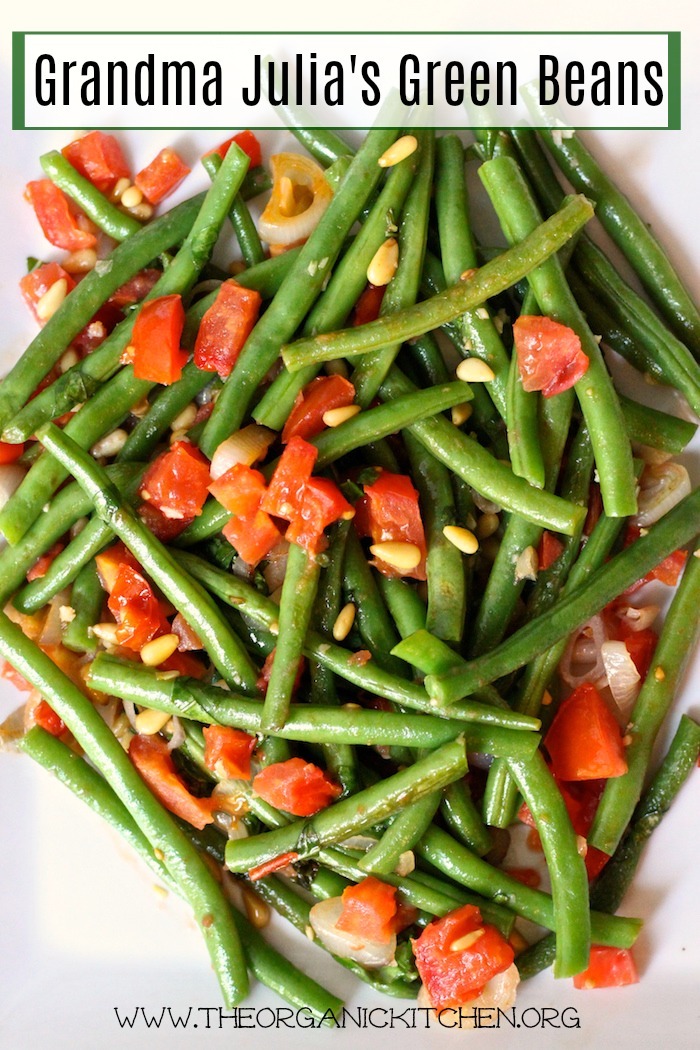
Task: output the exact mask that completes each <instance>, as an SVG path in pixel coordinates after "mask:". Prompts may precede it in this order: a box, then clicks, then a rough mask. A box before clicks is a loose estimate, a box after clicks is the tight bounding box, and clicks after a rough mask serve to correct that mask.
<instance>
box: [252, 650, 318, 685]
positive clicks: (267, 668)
mask: <svg viewBox="0 0 700 1050" xmlns="http://www.w3.org/2000/svg"><path fill="white" fill-rule="evenodd" d="M276 651H277V649H276V647H275V649H273V650H272V652H270V653H268V654H267V656H266V657H265V663H264V664H263V665H262V669H261V671H260V676H259V678H258V680H257V682H256V683H255V685H256V687H257V689H258V692H260V693H262V695H263V696H264V695H265V693H267V687H268V685H269V684H270V675H271V674H272V665H273V664H274V662H275V653H276ZM305 670H306V658H305V657H304V656H302V657H301V658H300V660H299V664H298V666H297V673H296V674H295V676H294V684H293V685H292V696H294V695H295V693H296V692H297V690H298V689H299V686H300V685H301V680H302V678H303V677H304V671H305Z"/></svg>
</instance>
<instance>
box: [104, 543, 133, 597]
mask: <svg viewBox="0 0 700 1050" xmlns="http://www.w3.org/2000/svg"><path fill="white" fill-rule="evenodd" d="M95 564H96V565H97V573H98V575H99V577H100V583H101V584H102V586H103V587H104V589H105V590H106V591H107V593H108V594H111V593H112V588H113V587H114V584H115V583H116V581H117V574H118V572H119V568H120V566H121V565H130V566H131V568H132V569H134V570H135V571H136V572H140V571H141V566H140V565H139V563H138V562H137V560H136V558H135V557H134V556H133V554H132V553H131V551H130V550H129V549H128V548H127V547H125V546H124V544H123V543H122V541H121V540H117V541H116V543H113V544H111V546H109V547H107V548H105V550H103V551H100V553H99V554H96V555H95Z"/></svg>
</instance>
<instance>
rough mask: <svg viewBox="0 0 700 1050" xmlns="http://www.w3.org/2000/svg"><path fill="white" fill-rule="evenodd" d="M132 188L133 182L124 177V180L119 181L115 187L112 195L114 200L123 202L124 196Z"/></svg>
mask: <svg viewBox="0 0 700 1050" xmlns="http://www.w3.org/2000/svg"><path fill="white" fill-rule="evenodd" d="M130 186H131V180H130V179H127V178H126V176H122V178H121V179H119V180H118V181H117V182H116V184H115V186H114V189H113V190H112V194H111V196H112V200H114V201H119V200H121V198H122V194H124V193H126V191H127V190H128V189H129V187H130Z"/></svg>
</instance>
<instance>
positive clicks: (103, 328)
mask: <svg viewBox="0 0 700 1050" xmlns="http://www.w3.org/2000/svg"><path fill="white" fill-rule="evenodd" d="M123 320H124V315H123V314H122V312H121V310H119V309H118V308H117V307H116V306H113V305H112V304H111V303H109V302H106V303H105V304H104V305H103V306H101V307H100V308H99V310H98V311H97V312H96V313H95V314H93V317H92V319H91V320H90V321H89V322H88V324H86V325H85V327H84V328H83V329H81V331H80V332H78V334H77V335H76V337H75V339H73V341H72V343H71V346H72V347H73V349H74V350H77V351H78V354H79V355H80V357H86V356H87V355H88V354H91V353H92V351H93V350H95V349H96V348H97V347H98V346H100V344H101V343H103V342H104V341H105V339H106V338H107V336H108V335H109V334H110V332H112V331H113V330H114V329H115V328H116V326H117V325H118V324H119V322H120V321H123Z"/></svg>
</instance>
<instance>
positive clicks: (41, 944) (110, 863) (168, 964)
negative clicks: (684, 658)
mask: <svg viewBox="0 0 700 1050" xmlns="http://www.w3.org/2000/svg"><path fill="white" fill-rule="evenodd" d="M222 137H223V136H222ZM263 137H264V139H265V146H266V152H269V148H277V143H274V144H272V142H271V139H272V138H273V136H271V135H267V136H263ZM123 138H124V140H125V141H126V142H127V144H128V148H129V152H130V154H131V158H132V160H133V162H134V165H135V169H134V170H137V169H138V167H139V166H141V165H142V164H143V163H145V162H146V161H147V160H148V159H150V157H152V156H153V155H154V154H155V153H156V152H157V150H158V149H160V148H161V147H162V146H164V145H166V144H172V145H174V146H175V147H176V148H177V149H178V150H179V151H180V152H181V153H182V155H183V156H184V157H185V158H186V159H187V160H188V161H190V162H191V163H192V164H193V165H194V164H195V162H196V159H197V157H198V156H199V154H200V153H201V152H202V150H203V148H205V147H206V148H209V147H210V146H211V145H213V144H215V141H216V140H217V139H218V137H217V136H216V135H213V136H208V137H207V138H206V140H204V139H203V138H202V137H201V136H198V135H196V134H193V133H191V132H187V133H182V134H181V135H179V136H174V135H172V134H171V133H166V132H160V133H158V132H141V133H129V134H127V135H124V136H123ZM66 139H67V136H66V135H65V134H64V133H53V134H51V133H48V132H46V133H23V134H18V133H14V134H12V135H11V136H7V135H6V142H5V147H4V151H3V161H2V167H1V169H0V188H1V193H0V200H2V202H3V204H2V214H3V234H4V236H3V253H2V256H0V304H1V305H0V310H1V314H0V315H1V316H2V318H3V337H2V361H1V367H2V370H3V371H4V370H5V369H6V368H7V367H8V365H9V363H10V362H11V361H12V360H13V359H14V357H15V356H16V355H17V354H18V353H19V352H20V351H21V350H22V348H23V346H24V345H25V344H26V343H27V342H28V340H29V339H30V338H31V336H32V335H33V333H34V330H35V329H34V322H33V320H32V318H31V317H30V315H29V313H28V311H27V309H26V307H25V306H24V304H23V302H22V301H21V298H20V295H19V291H18V289H17V282H18V280H19V277H20V276H21V275H22V273H23V272H24V265H25V257H26V256H27V255H32V254H35V255H37V256H40V257H42V258H51V257H54V258H55V257H58V255H59V254H60V253H55V252H53V251H52V250H51V249H50V248H48V246H47V245H46V244H45V243H44V242H43V240H42V237H41V234H40V233H39V231H38V228H37V225H36V223H35V220H34V218H33V215H32V212H31V209H30V208H29V206H28V205H27V204H25V203H24V202H23V200H22V190H23V187H24V184H25V183H26V182H27V181H28V180H29V179H30V178H37V177H40V168H39V165H38V160H37V158H38V156H39V154H40V153H42V152H43V151H44V150H46V149H49V148H55V147H60V146H61V145H63V144H64V143H65V141H66ZM589 141H592V142H595V145H596V148H597V152H598V153H599V155H600V157H601V159H602V160H603V161H604V162H605V166H606V168H607V170H608V171H609V172H611V173H613V174H614V175H615V177H616V178H617V179H618V181H619V183H620V184H621V185H622V186H623V187H624V188H626V189H627V190H628V192H629V193H630V195H631V196H632V198H633V199H634V201H635V202H636V204H637V205H638V206H639V207H640V208H641V210H642V211H643V214H644V215H645V217H646V218H647V219H648V220H649V221H650V222H651V223H652V224H653V226H654V228H655V230H657V231H658V233H659V235H660V236H661V238H662V240H663V241H664V243H665V244H666V245H667V247H668V249H669V251H670V253H671V255H672V257H673V258H674V260H675V262H676V264H677V265H678V266H679V268H680V269H681V270H682V272H683V273H684V275H685V277H686V279H687V282H688V284H689V286H690V287H691V288H695V289H696V290H697V288H698V285H699V284H700V282H699V281H698V276H699V274H700V248H699V247H698V238H697V234H696V226H697V223H696V222H695V217H696V215H697V199H696V194H695V183H696V180H695V179H694V177H693V175H692V173H693V172H694V170H696V165H697V162H698V161H699V160H700V143H699V142H698V138H697V136H695V137H691V136H690V135H689V134H687V133H670V132H666V133H644V132H634V133H633V132H627V133H605V134H603V133H600V134H595V135H590V136H589ZM199 184H202V185H204V178H203V177H202V175H200V174H199V173H196V172H195V174H193V175H192V176H191V178H190V180H189V181H188V183H187V188H188V190H189V189H191V188H192V187H196V186H198V185H199ZM646 392H647V393H648V394H650V395H651V397H652V398H655V396H656V392H655V391H653V390H651V388H647V391H646ZM699 449H700V444H698V442H696V443H695V445H694V451H691V452H689V453H688V454H687V455H686V456H685V457H684V458H685V460H686V462H687V463H688V465H689V466H690V468H691V469H692V470H693V473H694V474H695V478H694V481H695V483H696V484H697V483H698V481H699V480H700V478H698V450H699ZM698 687H700V665H699V664H698V662H697V660H696V662H695V669H694V673H693V676H692V678H690V677H689V678H688V679H687V680H686V683H685V685H684V688H683V691H682V695H681V696H680V697H679V700H678V703H677V705H676V712H678V711H680V710H681V709H686V708H690V707H691V705H692V702H693V699H694V697H695V696H696V695H697V689H698ZM19 700H20V697H19V694H17V693H15V692H14V690H13V689H12V688H11V687H9V686H8V685H7V684H6V683H4V682H3V683H0V717H2V716H4V715H5V714H6V713H7V712H9V711H10V710H11V709H12V708H13V707H14V706H15V705H16V704H17V703H18V702H19ZM696 713H697V708H696ZM674 724H675V716H674ZM697 805H698V780H697V774H696V776H695V779H694V782H691V783H690V784H688V785H687V786H686V787H685V788H684V790H683V793H682V795H681V797H680V798H679V799H678V801H677V802H676V804H675V805H674V808H673V811H672V813H671V814H670V815H669V817H668V818H667V820H666V821H665V822H664V824H663V826H662V827H661V828H660V829H659V830H658V831H657V832H655V834H654V838H653V842H652V844H651V845H650V847H649V848H648V850H647V852H646V854H645V856H644V859H643V862H642V864H641V866H640V869H639V872H638V876H637V879H636V881H635V884H634V888H633V890H632V891H631V892H630V894H629V896H628V897H627V899H626V900H625V904H624V908H623V911H624V912H625V913H626V914H629V915H640V916H642V917H643V918H644V919H645V926H644V930H643V932H642V934H641V936H640V938H639V941H638V944H637V947H636V948H635V956H636V959H637V962H638V965H639V969H640V972H641V981H640V983H639V984H638V985H637V986H634V987H630V988H625V989H619V990H611V991H596V992H578V991H575V990H574V989H573V987H572V985H571V982H570V981H557V982H555V981H554V980H553V979H552V977H551V974H543V975H540V977H538V978H537V979H535V980H534V981H532V982H530V983H529V984H528V985H527V986H526V987H525V988H524V989H523V990H522V992H521V993H520V996H519V1000H518V1007H519V1011H520V1012H519V1018H518V1019H519V1021H520V1024H521V1027H520V1028H519V1029H518V1030H517V1031H511V1030H509V1029H508V1026H507V1025H505V1026H504V1025H503V1024H502V1025H501V1028H500V1031H499V1034H498V1035H487V1034H483V1035H481V1036H471V1037H469V1036H468V1037H467V1038H479V1039H484V1040H489V1045H491V1046H495V1045H496V1043H497V1044H498V1046H499V1047H513V1046H518V1047H520V1046H533V1047H534V1046H537V1047H538V1048H550V1047H558V1048H559V1047H565V1048H569V1047H570V1048H578V1047H594V1046H602V1045H604V1044H605V1043H607V1042H608V1041H610V1040H612V1041H613V1042H614V1043H615V1044H616V1045H617V1047H618V1048H619V1050H632V1048H634V1050H638V1048H639V1047H657V1046H661V1045H662V1044H665V1042H666V1036H667V1035H670V1036H671V1038H672V1039H673V1041H674V1043H675V1046H676V1047H680V1048H686V1047H688V1048H689V1047H691V1046H695V1045H697V1028H696V1024H697V1006H696V999H695V996H696V994H697V981H698V977H699V976H700V938H699V937H698V932H699V931H698V904H697V896H696V894H697V879H696V871H697V866H698V861H699V860H700V855H699V850H698V840H697ZM0 828H2V858H3V861H2V865H1V866H0V900H1V901H2V922H1V923H0V989H1V995H0V1048H2V1050H25V1048H30V1047H32V1048H34V1047H43V1046H51V1047H52V1050H63V1048H66V1050H67V1048H70V1050H94V1048H95V1047H96V1046H102V1047H105V1048H111V1047H122V1046H125V1047H126V1046H128V1047H139V1048H140V1047H143V1048H146V1047H147V1048H149V1050H157V1048H159V1047H168V1048H169V1050H176V1048H179V1047H185V1046H187V1047H192V1046H196V1047H199V1046H202V1047H205V1046H206V1047H219V1046H224V1045H226V1046H229V1045H231V1044H232V1043H233V1041H234V1040H235V1041H236V1042H235V1045H237V1046H241V1047H252V1046H258V1045H262V1043H263V1041H264V1042H265V1043H266V1044H267V1045H269V1046H270V1047H271V1048H272V1047H285V1048H286V1050H290V1048H297V1047H302V1046H303V1047H306V1046H314V1047H319V1048H326V1047H331V1046H333V1047H349V1046H351V1045H353V1046H355V1045H356V1044H357V1040H358V1036H359V1038H361V1039H363V1040H365V1041H367V1042H368V1044H369V1045H370V1046H371V1047H373V1048H374V1047H378V1046H379V1045H380V1040H383V1038H384V1037H385V1033H384V1028H385V1027H386V1028H389V1027H391V1028H392V1034H393V1031H396V1032H397V1033H400V1036H399V1038H400V1039H401V1040H402V1041H403V1042H405V1043H407V1044H409V1045H410V1046H412V1047H418V1046H420V1047H431V1048H432V1047H438V1046H445V1045H448V1043H450V1041H451V1040H454V1039H455V1038H458V1037H457V1036H454V1035H450V1034H449V1033H445V1032H442V1031H441V1030H439V1028H437V1027H436V1026H433V1027H432V1028H431V1029H430V1031H425V1030H424V1029H423V1028H422V1027H416V1028H408V1029H407V1028H406V1022H405V1021H403V1022H402V1021H401V1020H396V1021H395V1022H394V1023H393V1024H390V1020H389V1018H388V1016H387V1015H386V1014H383V1013H381V1012H375V1013H374V1014H373V1015H367V1016H366V1017H365V1023H364V1025H363V1029H362V1032H361V1034H360V1030H359V1029H358V1028H356V1027H354V1025H353V1024H352V1022H348V1024H347V1027H346V1029H345V1030H343V1031H339V1032H335V1033H331V1032H329V1031H327V1030H323V1031H309V1032H307V1031H306V1030H305V1029H303V1028H300V1027H296V1028H294V1029H289V1028H285V1027H284V1026H281V1027H275V1024H276V1023H277V1022H276V1021H275V1019H274V1017H273V1015H272V1014H271V1013H270V1012H269V1010H267V1009H266V1008H268V1007H273V1008H276V1007H278V1006H280V1005H281V1004H280V1002H279V1001H278V1000H276V999H275V998H274V997H273V996H272V995H271V994H270V993H268V992H267V991H266V990H265V989H264V988H257V989H255V991H254V993H253V995H252V996H251V998H250V1000H249V1004H247V1005H250V1006H251V1007H253V1010H252V1011H250V1012H248V1013H247V1014H239V1015H238V1017H237V1019H231V1018H229V1019H226V1018H223V1019H220V1018H219V1014H218V1004H219V995H218V989H217V985H216V980H215V978H214V976H213V974H212V972H211V970H210V967H209V962H208V957H207V955H206V952H205V950H204V948H203V946H202V944H201V943H200V939H199V937H198V935H197V933H196V930H195V929H194V926H193V923H192V921H191V920H190V919H189V917H188V916H187V914H186V912H185V910H184V908H182V907H181V906H180V905H179V904H178V903H177V902H174V901H167V900H165V899H164V898H163V896H162V895H161V894H159V893H158V892H157V891H156V890H155V889H154V887H153V879H152V876H151V875H150V873H149V872H148V871H147V870H146V869H145V868H144V867H143V866H142V865H141V863H140V862H139V861H138V860H136V859H134V858H132V857H131V856H130V855H129V854H128V853H127V852H126V849H125V847H123V846H122V845H121V843H119V842H118V841H117V840H116V838H115V837H114V835H113V834H112V832H111V831H110V830H109V829H108V828H106V827H104V826H103V825H102V824H101V822H100V821H99V820H98V819H97V818H96V817H94V816H93V815H92V814H91V813H90V812H89V811H88V810H87V808H86V807H85V806H83V805H82V804H81V803H79V802H77V801H76V800H75V799H74V798H72V797H71V796H70V795H69V793H68V792H66V791H65V790H64V789H63V788H62V787H60V786H59V785H57V784H56V783H54V782H53V781H52V779H51V778H50V777H49V776H48V775H47V774H45V773H44V772H43V771H41V770H39V769H36V768H34V766H33V765H32V763H31V762H30V761H29V760H28V759H24V758H18V757H11V756H5V755H3V756H2V758H1V759H0ZM274 938H275V940H276V942H277V943H285V944H286V945H287V949H288V951H289V952H290V955H291V957H293V958H294V960H295V962H296V963H297V964H298V965H299V966H301V967H302V968H303V969H306V970H307V972H309V973H311V974H313V975H314V976H316V977H317V978H319V979H320V980H321V981H322V982H323V983H325V984H327V986H328V987H329V988H330V989H332V990H333V991H335V992H341V991H343V992H345V993H346V994H347V996H348V1005H349V1006H351V1007H352V1008H353V1009H354V1010H356V1009H357V1008H358V1007H371V1006H374V1007H378V1008H384V1007H391V1006H394V1007H395V1008H396V1009H397V1010H399V1011H400V1010H401V1009H402V1008H403V1007H402V1004H401V1003H400V1002H399V1001H398V1000H391V1001H390V1000H384V1001H381V1000H380V998H379V996H377V995H375V994H373V993H370V992H368V991H367V990H366V989H365V988H364V987H362V986H360V985H359V983H355V982H354V981H348V979H347V977H346V974H345V973H344V971H342V970H341V968H340V967H338V966H336V965H335V964H334V963H332V962H330V961H329V960H328V957H327V956H326V955H325V954H324V953H322V952H320V951H318V950H317V949H315V948H313V947H312V946H311V945H309V944H308V942H305V941H304V939H303V938H302V937H300V936H297V935H295V934H291V935H290V934H288V933H287V932H286V931H283V930H280V929H278V928H277V926H276V927H275V930H274ZM404 1005H409V1004H404ZM139 1007H143V1008H144V1010H145V1012H146V1014H147V1015H148V1016H152V1015H153V1016H155V1017H156V1018H159V1017H160V1016H161V1010H162V1009H163V1008H164V1007H165V1008H168V1007H170V1008H171V1009H172V1017H173V1018H174V1017H176V1016H183V1017H185V1016H187V1011H188V1009H190V1008H191V1012H190V1014H189V1020H188V1023H187V1029H186V1031H185V1030H183V1027H182V1026H180V1027H174V1025H173V1022H172V1021H171V1018H170V1015H168V1013H167V1010H166V1013H165V1014H164V1016H163V1020H162V1022H161V1023H160V1027H156V1026H155V1025H154V1026H153V1027H150V1028H148V1027H147V1026H146V1023H145V1021H144V1017H143V1015H141V1014H139V1015H138V1016H137V1020H136V1022H135V1026H134V1028H133V1030H129V1029H128V1027H127V1030H122V1028H121V1027H120V1023H119V1020H118V1018H117V1016H116V1014H115V1010H118V1011H119V1015H120V1016H121V1017H122V1018H124V1017H125V1016H127V1015H128V1016H129V1017H133V1016H134V1013H135V1011H136V1010H137V1008H139ZM208 1008H210V1012H209V1013H207V1009H208ZM567 1008H568V1010H569V1012H568V1013H567V1014H566V1015H564V1014H563V1013H562V1011H564V1010H565V1009H567ZM255 1010H262V1011H263V1012H261V1013H258V1014H257V1015H256V1014H255ZM557 1012H558V1013H557ZM256 1021H257V1027H252V1026H253V1025H254V1024H255V1022H256ZM576 1021H577V1023H578V1027H571V1025H572V1024H573V1023H574V1022H576ZM567 1022H568V1024H569V1025H570V1027H566V1024H567ZM280 1024H282V1022H280ZM420 1024H421V1026H422V1021H421V1022H420ZM195 1025H197V1026H198V1027H196V1028H195V1027H194V1026H195ZM271 1025H272V1026H271ZM555 1025H559V1027H555ZM241 1029H245V1031H242V1030H241Z"/></svg>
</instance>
